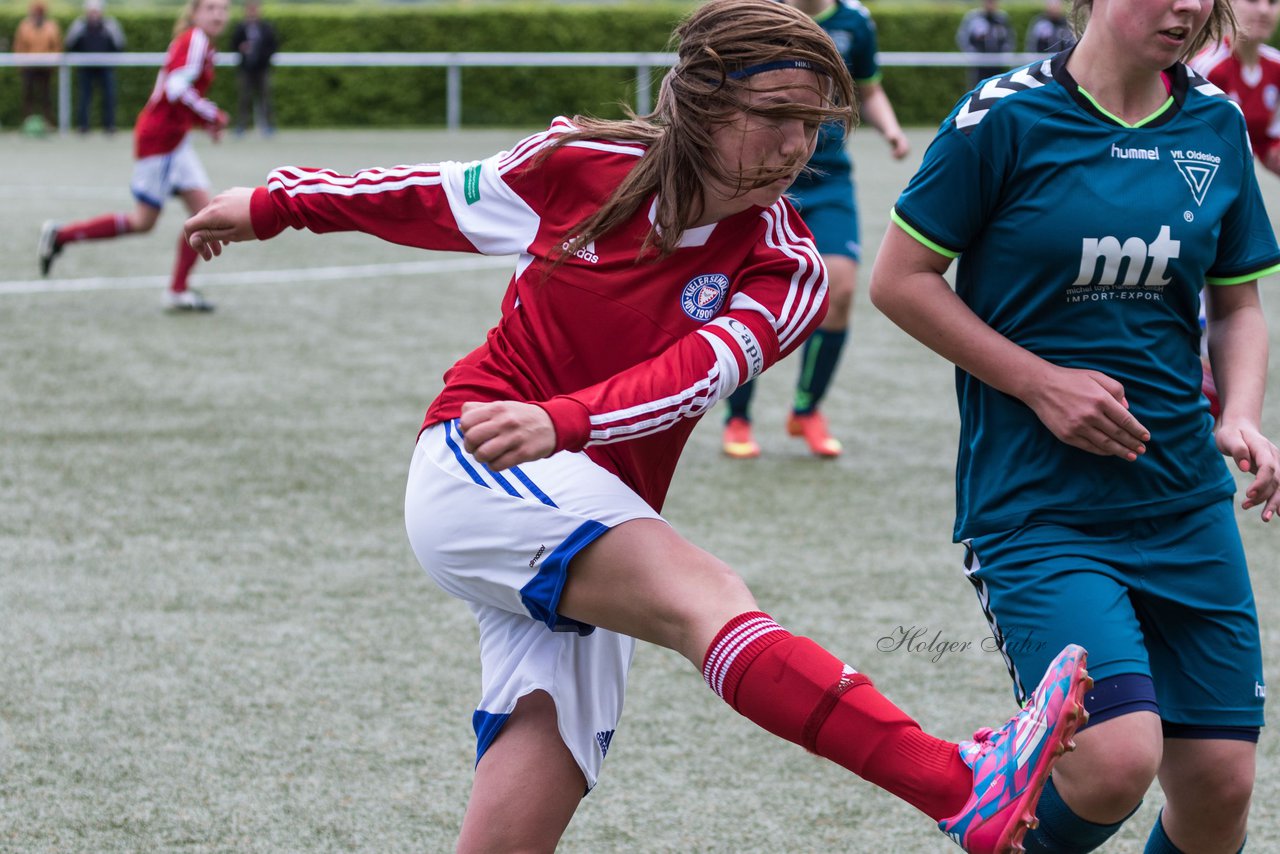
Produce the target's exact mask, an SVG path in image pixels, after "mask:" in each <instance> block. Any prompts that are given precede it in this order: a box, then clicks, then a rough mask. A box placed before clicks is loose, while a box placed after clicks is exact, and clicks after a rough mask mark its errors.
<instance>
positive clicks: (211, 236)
mask: <svg viewBox="0 0 1280 854" xmlns="http://www.w3.org/2000/svg"><path fill="white" fill-rule="evenodd" d="M252 196H253V190H252V189H251V188H249V187H233V188H232V189H230V190H227V191H226V192H223V193H219V194H218V195H217V196H215V197H214V198H213V201H211V202H209V204H207V205H205V206H204V207H203V208H201V209H200V210H199V211H197V212H196V215H195V216H193V217H191V219H189V220H187V222H186V225H184V226H183V227H182V231H183V234H185V235H186V238H187V243H188V244H190V245H191V248H192V249H194V250H195V251H196V252H198V253H199V254H200V257H201V258H203V259H204V260H206V261H209V260H212V258H213V257H214V256H215V255H221V254H222V247H223V246H225V245H226V244H228V243H238V242H240V241H243V240H257V239H258V236H257V235H256V234H254V233H253V222H252V220H251V218H250V214H249V200H250V198H252Z"/></svg>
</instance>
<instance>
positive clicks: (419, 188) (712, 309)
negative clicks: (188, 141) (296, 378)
mask: <svg viewBox="0 0 1280 854" xmlns="http://www.w3.org/2000/svg"><path fill="white" fill-rule="evenodd" d="M573 129H574V127H573V125H572V124H570V123H569V121H568V120H566V119H564V118H560V119H557V120H556V121H555V122H554V123H553V124H552V125H551V127H550V129H549V130H547V131H545V132H543V133H540V134H537V135H535V136H531V137H529V138H527V139H524V140H522V141H521V142H520V143H518V144H517V145H516V146H514V147H513V148H512V149H511V150H510V151H504V152H501V153H499V154H497V155H495V156H493V157H490V158H489V159H487V160H481V161H476V162H473V163H452V162H449V163H436V164H422V165H417V166H401V167H396V168H393V169H369V170H365V171H361V172H357V173H356V174H354V175H339V174H337V173H335V172H331V171H327V170H314V169H299V168H294V167H287V168H282V169H277V170H276V171H274V172H272V173H271V175H270V177H269V179H268V182H267V186H266V187H262V188H259V189H258V190H257V191H256V192H255V193H254V196H253V201H252V207H251V210H252V217H253V227H254V231H255V233H256V234H257V236H258V237H259V238H263V239H265V238H268V237H271V236H273V235H275V234H278V233H279V232H280V231H282V230H283V229H284V228H285V227H287V226H293V227H294V228H307V229H310V230H312V231H316V232H329V231H352V230H354V231H363V232H367V233H369V234H374V235H377V236H379V237H382V238H384V239H386V240H389V241H392V242H394V243H400V244H404V245H408V246H419V247H422V248H425V249H443V250H457V251H468V252H481V253H484V254H488V255H508V254H510V255H516V256H518V260H517V262H516V270H515V274H514V275H513V277H512V279H511V283H510V285H509V287H508V289H507V292H506V295H505V296H504V298H503V302H502V316H501V319H500V320H499V322H498V324H497V326H495V327H494V328H493V329H491V330H490V331H489V334H488V336H487V339H486V341H485V342H484V344H482V345H481V346H480V347H478V348H476V349H475V350H474V351H472V352H471V353H470V354H468V355H467V356H465V357H463V358H462V359H461V360H460V361H459V362H458V363H457V364H455V365H454V366H453V367H452V368H450V369H449V370H448V371H447V372H446V373H445V387H444V390H443V391H442V392H441V394H440V396H439V397H437V398H436V400H435V401H434V402H433V403H432V404H431V406H430V408H429V410H428V412H427V416H426V422H425V424H424V426H426V425H429V424H433V423H436V422H439V421H444V420H447V419H451V418H455V417H457V416H458V415H459V414H460V412H461V407H462V404H463V403H465V402H467V401H495V400H519V401H527V402H532V403H536V404H538V405H539V406H541V407H542V408H543V409H545V410H546V411H547V412H548V413H549V414H550V416H551V419H552V422H553V423H554V425H555V430H556V440H557V450H562V449H568V450H575V451H576V450H582V449H584V448H585V450H586V452H587V453H588V454H589V455H590V456H591V457H592V459H594V460H595V461H596V462H597V463H599V464H600V465H602V466H604V467H605V468H607V469H609V470H610V471H612V472H614V473H615V474H617V475H618V476H619V477H620V478H622V480H623V481H624V482H626V483H627V484H628V485H630V486H631V487H632V488H633V489H635V490H636V491H637V493H638V494H639V495H641V496H642V497H643V498H644V499H645V500H646V501H647V502H648V503H649V504H650V505H651V506H653V507H654V508H655V509H660V508H661V505H662V502H663V499H664V498H665V496H666V492H667V488H668V486H669V485H670V482H671V478H672V475H673V473H674V471H675V467H676V461H677V459H678V458H679V455H680V451H681V449H682V448H683V447H684V444H685V441H686V440H687V439H688V437H689V434H690V432H691V431H692V430H693V426H694V424H695V422H696V420H697V418H698V417H699V416H701V415H702V414H703V413H704V412H706V411H707V410H708V409H710V408H711V407H712V406H713V405H714V404H715V403H716V401H718V400H719V399H720V398H722V397H724V396H726V395H727V394H729V393H730V392H731V391H733V389H735V388H737V387H738V386H739V385H740V384H742V383H744V382H746V381H747V380H748V379H750V378H753V377H755V376H756V375H757V374H759V373H760V372H761V371H763V370H764V369H765V368H767V367H769V366H770V365H772V364H773V363H774V362H776V361H777V360H778V359H780V358H782V357H783V356H785V355H786V354H788V353H789V352H791V351H792V350H793V349H795V348H796V347H797V346H799V345H800V344H801V343H802V342H803V341H804V340H805V338H807V337H808V336H809V334H810V333H811V332H812V331H813V330H814V329H815V328H816V327H817V325H818V324H819V323H820V322H821V320H822V318H823V315H824V314H825V313H826V307H827V295H826V292H827V283H826V270H825V268H824V267H823V266H822V261H821V258H820V256H819V254H818V251H817V249H816V248H815V246H814V244H813V240H812V238H811V236H810V234H809V231H808V229H807V228H806V227H805V226H804V224H803V222H801V220H800V217H799V216H798V215H797V214H796V212H795V210H794V209H793V208H792V207H791V205H790V204H789V203H787V202H786V201H785V200H783V201H779V202H777V203H776V204H774V205H772V206H770V207H768V208H759V207H755V208H751V209H749V210H747V211H744V212H742V213H739V214H736V215H734V216H731V217H728V218H726V219H724V220H721V221H719V222H716V223H713V224H711V225H707V226H703V227H699V228H693V229H690V230H688V231H687V232H685V234H684V236H683V240H682V242H681V245H680V248H679V249H677V250H676V251H675V252H674V253H673V254H672V255H670V256H668V257H666V258H663V259H661V260H658V259H656V257H652V256H651V257H649V258H648V259H647V260H642V261H637V256H638V255H639V251H640V247H641V244H642V242H643V240H644V237H645V234H646V233H647V232H648V230H649V228H650V224H651V222H652V217H653V210H654V205H653V204H646V205H642V206H641V209H640V210H638V211H637V212H636V214H635V215H634V216H632V217H631V219H630V220H628V221H627V222H626V223H624V224H623V225H621V226H619V227H618V228H616V229H614V230H613V231H611V232H609V233H607V234H605V235H604V236H602V237H600V238H598V239H596V240H594V241H592V242H590V243H588V244H587V245H586V246H584V247H583V248H582V249H580V250H578V251H577V252H576V253H575V254H574V255H571V256H568V257H565V258H563V259H562V260H560V255H561V254H562V248H563V247H564V246H565V245H567V243H568V241H570V240H571V239H572V238H573V237H574V233H573V229H574V227H575V226H576V225H577V224H579V223H581V222H582V221H583V220H584V219H585V218H586V217H587V216H588V215H590V214H591V213H593V212H594V211H596V210H597V209H598V208H599V206H600V204H601V203H602V202H603V201H604V200H605V199H607V198H608V197H609V196H610V194H612V192H613V191H614V189H615V188H616V187H617V186H618V185H619V184H620V183H621V181H622V180H623V178H625V177H626V175H627V173H628V172H629V171H630V170H631V169H632V168H633V167H634V166H635V164H636V163H637V162H638V160H639V158H640V156H641V155H642V154H643V153H644V148H643V147H642V146H640V145H637V144H632V143H618V142H610V141H606V140H600V141H590V140H588V141H578V142H572V143H569V144H568V145H566V146H564V147H562V148H559V149H556V150H554V151H552V152H551V153H550V154H549V155H548V156H546V157H545V158H541V157H540V156H539V155H541V154H544V153H545V149H546V148H547V147H548V146H550V145H552V144H553V143H554V142H555V140H556V138H557V137H558V136H560V135H561V134H563V133H565V132H566V131H570V130H573ZM557 260H560V263H559V264H558V265H557V264H556V261H557Z"/></svg>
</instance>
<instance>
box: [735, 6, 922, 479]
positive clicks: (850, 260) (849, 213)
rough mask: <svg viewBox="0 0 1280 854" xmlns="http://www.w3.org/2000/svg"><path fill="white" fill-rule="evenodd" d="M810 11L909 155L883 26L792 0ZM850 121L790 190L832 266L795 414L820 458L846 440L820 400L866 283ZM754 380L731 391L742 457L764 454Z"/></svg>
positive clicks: (794, 431) (876, 121)
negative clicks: (886, 82)
mask: <svg viewBox="0 0 1280 854" xmlns="http://www.w3.org/2000/svg"><path fill="white" fill-rule="evenodd" d="M788 2H789V5H791V6H794V7H796V8H797V9H799V10H800V11H802V12H805V13H806V14H808V15H810V16H811V17H812V18H813V19H814V20H815V21H817V22H818V24H819V25H820V26H821V27H822V28H823V29H824V30H826V31H827V34H828V35H830V36H831V39H832V41H834V42H835V43H836V48H837V49H839V51H840V55H841V56H843V57H844V61H845V65H846V66H848V68H849V73H850V75H852V77H853V79H854V82H855V83H857V86H858V99H859V102H860V111H861V113H862V115H863V116H864V117H865V118H866V119H867V121H868V122H870V123H871V126H872V127H874V128H875V129H876V130H878V131H879V132H880V133H881V135H883V136H884V138H885V141H886V142H887V143H888V144H889V148H890V150H891V151H892V152H893V156H894V157H895V158H897V159H899V160H901V159H902V158H903V157H906V156H907V152H908V151H909V150H910V146H909V144H908V142H907V137H906V135H905V134H904V133H903V132H902V128H901V126H899V124H898V118H897V116H896V115H895V114H894V111H893V104H891V103H890V102H889V97H888V96H887V95H886V94H885V92H884V89H883V88H882V87H881V85H880V65H879V63H878V61H877V59H876V26H875V23H874V22H873V21H872V20H871V15H870V14H869V13H868V12H867V9H866V7H865V6H863V5H862V4H861V3H859V2H857V0H788ZM845 141H846V140H845V131H844V126H843V125H839V124H835V123H829V124H827V125H825V126H824V127H823V128H822V131H821V133H820V134H819V137H818V147H817V150H815V151H814V154H813V157H812V158H810V160H809V170H810V171H808V172H805V173H804V174H802V175H801V176H800V177H799V178H797V179H796V182H795V183H794V184H792V185H791V190H790V192H789V193H788V196H789V197H790V198H791V200H792V203H793V204H794V205H795V206H796V208H797V209H798V210H799V211H800V215H801V216H802V217H804V221H805V225H807V226H809V230H810V231H812V232H813V237H814V241H815V242H816V243H817V244H818V251H819V252H821V253H822V260H823V262H824V263H825V264H826V266H827V277H828V294H829V297H830V300H831V302H830V307H829V308H828V309H827V316H826V318H825V319H824V320H823V322H822V326H821V327H819V329H818V330H817V331H816V332H814V333H813V335H811V336H810V337H809V340H808V341H807V342H805V346H804V350H803V351H802V353H801V356H800V376H799V378H798V379H797V382H796V392H795V400H794V402H793V404H792V409H791V415H790V417H789V418H788V419H787V432H788V433H790V434H791V435H793V436H802V437H804V440H805V441H806V442H807V443H808V445H809V450H811V451H812V452H813V453H814V454H816V455H817V456H820V457H835V456H839V454H840V451H841V447H840V442H839V440H837V439H836V438H834V437H833V436H832V435H831V433H830V431H829V430H828V429H827V422H826V419H825V418H824V417H823V415H822V413H821V412H819V411H818V404H819V403H821V402H822V398H823V395H825V394H826V392H827V388H828V387H829V386H830V384H831V380H832V378H833V377H834V376H835V372H836V365H837V364H838V363H839V361H840V353H841V351H842V350H843V349H844V342H845V337H846V335H847V333H848V328H849V314H850V312H851V311H852V310H853V295H854V290H855V289H856V287H857V282H858V264H859V263H860V261H861V259H862V247H861V244H860V242H859V239H858V204H857V199H856V197H855V195H854V189H853V163H852V161H850V159H849V152H848V151H847V150H846V149H845ZM754 387H755V384H754V383H750V382H749V383H747V384H745V385H743V386H740V387H739V388H738V390H737V391H735V392H734V393H733V394H732V395H731V396H730V397H729V415H728V420H727V422H726V424H725V432H724V452H725V453H726V454H728V455H729V456H730V457H734V458H739V459H741V458H750V457H756V456H759V455H760V445H759V444H758V443H757V442H756V440H755V437H754V436H753V435H752V432H751V416H750V412H749V409H750V405H751V395H752V390H753V389H754Z"/></svg>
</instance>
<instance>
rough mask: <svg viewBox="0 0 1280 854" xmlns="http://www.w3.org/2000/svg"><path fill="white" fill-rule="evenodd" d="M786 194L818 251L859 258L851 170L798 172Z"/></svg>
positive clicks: (859, 259)
mask: <svg viewBox="0 0 1280 854" xmlns="http://www.w3.org/2000/svg"><path fill="white" fill-rule="evenodd" d="M787 197H788V198H789V199H791V203H792V204H793V205H795V208H796V210H798V211H799V212H800V218H801V219H803V220H804V224H805V225H807V226H808V227H809V231H811V232H813V242H814V243H816V244H817V246H818V251H819V252H821V253H822V254H823V255H844V256H845V257H848V258H852V259H853V260H854V261H861V260H862V244H861V242H860V235H859V232H858V204H857V201H856V200H855V198H854V194H853V175H852V173H850V172H848V171H833V172H831V173H829V174H826V175H802V176H801V177H800V178H798V179H797V180H796V182H795V183H794V184H792V185H791V189H790V190H789V191H788V193H787Z"/></svg>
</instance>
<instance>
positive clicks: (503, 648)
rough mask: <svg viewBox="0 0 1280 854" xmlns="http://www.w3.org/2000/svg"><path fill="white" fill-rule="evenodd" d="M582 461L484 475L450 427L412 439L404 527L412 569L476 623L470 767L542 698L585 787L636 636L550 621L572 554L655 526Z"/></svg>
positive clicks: (636, 502) (606, 737)
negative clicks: (520, 705) (527, 705)
mask: <svg viewBox="0 0 1280 854" xmlns="http://www.w3.org/2000/svg"><path fill="white" fill-rule="evenodd" d="M661 518H662V517H661V516H660V515H659V514H658V513H656V512H655V511H654V510H653V508H651V507H650V506H649V505H648V504H646V503H645V502H644V501H642V500H641V499H640V497H639V496H638V495H636V493H635V492H634V491H632V490H631V489H630V488H628V487H627V486H626V485H625V484H623V482H622V481H621V480H619V479H618V478H617V477H616V476H615V475H613V474H612V473H610V472H608V471H606V470H605V469H603V468H601V467H600V466H598V465H596V464H595V463H594V462H592V461H591V459H590V458H589V457H588V456H587V455H586V454H584V453H568V452H561V453H558V454H555V455H553V456H552V457H550V458H548V459H545V460H537V461H535V462H531V463H526V464H524V465H521V466H517V467H515V468H513V469H510V470H508V471H505V472H500V473H499V472H493V471H491V470H490V469H489V468H487V467H486V466H485V465H483V464H482V463H479V462H477V461H476V460H475V458H474V457H472V456H471V455H470V454H468V453H467V452H466V450H465V449H464V448H463V446H462V438H461V434H460V432H459V430H458V425H457V422H456V421H454V422H447V423H443V424H436V425H433V426H431V427H429V428H427V429H426V430H424V431H423V433H422V436H421V437H420V438H419V439H418V445H417V447H416V448H415V449H414V452H413V462H412V463H411V465H410V467H409V484H408V487H407V489H406V491H405V526H406V528H407V529H408V533H409V543H410V545H412V547H413V552H414V554H415V555H417V557H418V562H419V563H421V564H422V567H423V568H424V569H425V570H426V571H427V573H428V574H429V575H430V576H431V577H432V578H433V579H435V581H436V583H437V584H439V585H440V586H441V587H442V588H444V590H445V591H446V592H448V593H450V594H452V595H453V596H456V597H458V598H459V599H463V600H465V601H466V602H467V603H468V604H469V605H470V606H471V610H472V612H473V613H474V614H475V617H476V622H477V623H478V624H479V626H480V663H481V683H482V688H481V698H480V704H479V706H478V707H477V710H476V713H475V715H474V716H473V718H472V725H473V726H474V728H475V731H476V739H477V744H476V761H477V762H479V761H480V757H481V756H483V755H484V751H485V749H486V748H487V747H488V746H489V745H490V744H491V743H492V742H493V739H494V737H495V736H496V735H497V734H498V731H499V730H500V729H501V728H502V725H503V723H504V722H505V721H506V720H507V718H508V717H509V716H510V715H511V712H512V711H514V709H515V706H516V701H517V700H519V699H520V698H521V697H523V696H525V695H526V694H528V693H530V692H532V691H537V690H542V691H546V692H547V693H548V694H549V695H550V696H551V698H552V699H553V700H554V701H555V705H556V717H557V721H558V725H559V729H560V737H561V738H562V739H563V740H564V743H565V744H566V745H567V746H568V748H569V750H570V752H571V753H572V754H573V757H574V759H575V760H576V761H577V763H578V767H579V768H581V769H582V773H583V775H584V776H585V777H586V780H587V788H588V789H590V788H591V787H593V786H594V785H595V784H596V780H597V779H598V778H599V776H600V766H601V764H602V763H603V761H604V756H605V753H606V752H607V751H608V749H609V743H610V740H611V739H612V738H613V732H614V730H615V729H616V728H617V726H618V720H619V719H620V717H621V715H622V701H623V696H624V694H625V692H626V685H627V672H628V670H629V669H630V667H631V658H632V654H633V653H634V651H635V639H634V638H631V637H629V636H627V635H620V634H617V633H615V632H610V631H607V630H605V629H600V628H596V627H594V626H588V625H585V624H583V623H579V622H576V621H574V620H569V619H567V618H565V617H561V616H560V615H559V614H557V613H556V610H557V607H558V605H559V602H560V591H561V590H562V589H563V588H564V582H565V578H566V577H567V573H568V569H569V563H570V561H571V560H572V559H573V557H574V556H575V555H576V554H577V553H578V552H579V551H581V550H582V549H583V548H585V547H586V546H587V545H589V544H590V543H591V542H593V541H594V540H595V539H596V538H597V537H599V536H600V535H601V534H603V533H605V532H606V531H608V530H609V529H610V528H612V527H614V526H616V525H619V524H621V523H623V522H627V521H630V520H632V519H661Z"/></svg>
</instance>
